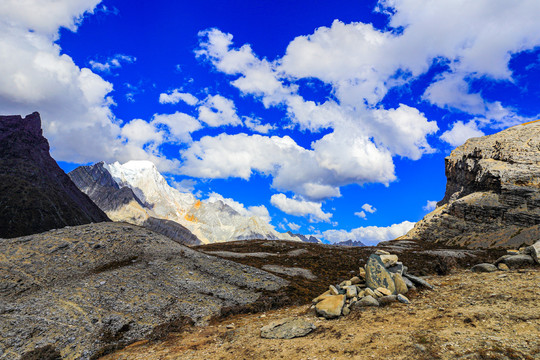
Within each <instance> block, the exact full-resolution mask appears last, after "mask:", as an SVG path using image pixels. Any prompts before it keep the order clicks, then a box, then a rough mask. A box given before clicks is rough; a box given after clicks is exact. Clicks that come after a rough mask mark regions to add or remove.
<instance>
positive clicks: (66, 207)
mask: <svg viewBox="0 0 540 360" xmlns="http://www.w3.org/2000/svg"><path fill="white" fill-rule="evenodd" d="M101 221H109V219H108V217H107V215H105V213H104V212H103V211H102V210H101V209H100V208H99V207H98V206H96V205H95V204H94V203H93V202H92V200H90V199H89V198H88V196H86V195H85V194H83V193H82V192H81V191H80V190H79V189H78V188H77V186H75V184H73V182H72V181H71V180H70V178H69V177H68V176H67V175H66V174H65V173H64V171H62V169H60V167H59V166H58V164H56V161H54V159H53V158H52V157H51V156H50V154H49V143H48V142H47V139H45V138H44V137H43V135H42V130H41V118H40V116H39V114H38V113H37V112H35V113H33V114H30V115H28V116H26V117H25V118H22V117H21V116H0V238H12V237H16V236H23V235H29V234H34V233H39V232H43V231H46V230H50V229H55V228H61V227H65V226H67V225H71V226H73V225H81V224H88V223H91V222H101Z"/></svg>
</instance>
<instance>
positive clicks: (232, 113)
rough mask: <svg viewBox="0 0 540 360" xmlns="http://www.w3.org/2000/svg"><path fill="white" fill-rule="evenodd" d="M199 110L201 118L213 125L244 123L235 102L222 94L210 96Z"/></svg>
mask: <svg viewBox="0 0 540 360" xmlns="http://www.w3.org/2000/svg"><path fill="white" fill-rule="evenodd" d="M198 110H199V120H200V121H202V122H204V123H205V124H207V125H208V126H211V127H219V126H225V125H233V126H234V125H241V124H242V120H240V118H239V117H238V115H237V114H236V107H235V106H234V103H233V102H232V101H231V100H229V99H227V98H224V97H223V96H221V95H210V96H208V97H207V98H206V99H205V100H204V102H203V103H202V105H201V106H199V109H198Z"/></svg>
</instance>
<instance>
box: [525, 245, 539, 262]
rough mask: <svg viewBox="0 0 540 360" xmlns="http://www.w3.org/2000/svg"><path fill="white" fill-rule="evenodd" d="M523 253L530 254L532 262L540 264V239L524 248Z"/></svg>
mask: <svg viewBox="0 0 540 360" xmlns="http://www.w3.org/2000/svg"><path fill="white" fill-rule="evenodd" d="M525 253H526V254H528V255H530V256H531V257H532V258H533V260H534V262H535V263H537V264H540V240H539V241H537V242H535V243H534V244H533V245H531V246H527V247H526V248H525Z"/></svg>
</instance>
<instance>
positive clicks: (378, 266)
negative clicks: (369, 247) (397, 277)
mask: <svg viewBox="0 0 540 360" xmlns="http://www.w3.org/2000/svg"><path fill="white" fill-rule="evenodd" d="M382 256H384V255H382ZM366 285H367V286H368V287H369V288H371V289H377V288H379V287H382V288H385V289H388V290H390V292H391V293H392V294H395V292H396V286H395V284H394V279H393V277H392V274H391V273H390V272H389V271H388V270H386V267H385V266H384V263H383V262H382V260H381V256H380V255H377V254H371V256H370V257H369V259H368V262H367V264H366Z"/></svg>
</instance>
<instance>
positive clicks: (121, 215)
mask: <svg viewBox="0 0 540 360" xmlns="http://www.w3.org/2000/svg"><path fill="white" fill-rule="evenodd" d="M69 176H70V177H71V179H72V180H73V182H74V183H75V184H76V185H77V186H78V187H79V189H80V190H81V191H83V192H84V193H86V194H87V195H88V196H89V197H90V198H91V199H92V200H93V201H94V202H95V203H96V204H97V205H98V206H99V207H100V208H101V209H102V210H103V211H105V213H106V214H107V215H108V216H109V217H110V218H111V219H112V220H114V221H126V222H129V223H132V224H136V225H142V226H145V227H148V228H150V229H152V230H155V231H157V232H159V233H162V234H165V235H167V236H172V237H173V238H174V239H175V240H178V241H181V242H185V243H188V244H198V243H205V244H207V243H215V242H225V241H234V240H250V239H269V240H277V239H279V240H292V241H308V242H318V239H316V238H314V237H309V238H306V237H305V236H303V235H300V234H292V233H279V232H277V231H276V230H275V229H274V228H273V227H272V226H271V225H270V224H269V223H268V222H267V221H265V220H263V219H261V218H260V217H258V216H253V215H252V214H248V213H244V214H241V213H240V212H238V211H237V210H235V209H233V208H232V207H231V206H229V205H227V204H226V203H225V202H223V201H221V200H210V199H209V200H204V201H201V200H198V199H197V198H196V197H195V196H194V195H193V194H191V193H188V192H180V191H178V190H176V189H174V188H172V187H171V186H169V185H168V184H167V181H166V180H165V178H164V177H163V176H162V175H161V174H160V173H159V172H158V170H157V168H156V167H155V165H154V164H153V163H152V162H150V161H129V162H127V163H125V164H120V163H118V162H116V163H114V164H106V163H103V162H100V163H97V164H94V165H91V166H81V167H78V168H77V169H75V170H73V171H72V172H70V173H69ZM186 230H187V231H186ZM190 234H193V235H194V237H191V236H190Z"/></svg>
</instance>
